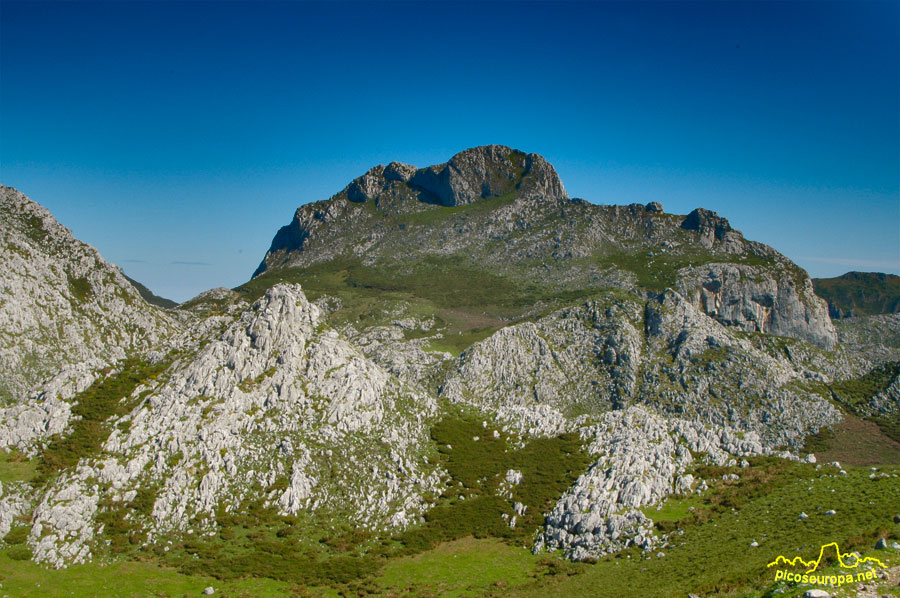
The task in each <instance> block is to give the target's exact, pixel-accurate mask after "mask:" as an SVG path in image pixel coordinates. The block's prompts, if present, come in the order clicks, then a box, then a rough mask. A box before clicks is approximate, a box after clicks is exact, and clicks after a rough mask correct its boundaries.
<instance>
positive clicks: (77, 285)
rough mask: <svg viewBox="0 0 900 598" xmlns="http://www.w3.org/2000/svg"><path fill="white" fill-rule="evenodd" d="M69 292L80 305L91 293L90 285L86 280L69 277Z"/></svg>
mask: <svg viewBox="0 0 900 598" xmlns="http://www.w3.org/2000/svg"><path fill="white" fill-rule="evenodd" d="M69 290H70V291H72V295H74V296H75V298H76V299H78V301H79V302H81V303H84V302H85V301H87V300H88V299H89V298H90V296H91V294H92V293H93V291H92V290H91V283H90V281H88V279H87V278H76V277H74V276H69Z"/></svg>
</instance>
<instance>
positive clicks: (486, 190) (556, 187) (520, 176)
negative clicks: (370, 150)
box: [344, 145, 568, 207]
mask: <svg viewBox="0 0 900 598" xmlns="http://www.w3.org/2000/svg"><path fill="white" fill-rule="evenodd" d="M395 182H396V183H402V184H405V185H407V186H409V187H410V188H411V189H413V190H415V191H417V192H419V198H420V199H421V200H422V201H424V202H426V203H433V204H438V205H443V206H447V207H456V206H463V205H467V204H471V203H474V202H476V201H480V200H483V199H490V198H492V197H500V196H503V195H507V194H510V193H516V194H517V195H519V196H523V197H535V198H537V197H541V198H547V199H568V195H567V194H566V190H565V187H563V184H562V181H560V179H559V176H558V175H557V174H556V170H555V169H554V168H553V166H551V165H550V163H549V162H547V160H545V159H544V158H543V157H542V156H540V155H538V154H526V153H525V152H523V151H520V150H517V149H512V148H510V147H506V146H505V145H482V146H479V147H473V148H469V149H467V150H463V151H461V152H459V153H458V154H456V155H454V156H453V157H452V158H450V160H449V161H447V162H444V163H443V164H435V165H434V166H427V167H425V168H418V169H417V168H416V167H415V166H411V165H409V164H403V163H400V162H391V163H390V164H388V165H387V166H381V165H379V166H375V167H374V168H371V169H370V170H369V171H368V172H366V173H365V174H364V175H362V176H360V177H358V178H356V179H354V180H353V182H351V183H350V184H349V185H348V186H347V187H346V189H345V190H344V191H346V193H347V199H349V200H350V201H352V202H357V203H364V202H366V201H371V200H374V199H376V198H377V197H378V196H379V195H380V194H381V192H382V191H383V190H385V189H386V188H387V187H388V186H390V184H391V183H395Z"/></svg>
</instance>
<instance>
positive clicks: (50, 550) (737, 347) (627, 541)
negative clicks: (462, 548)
mask: <svg viewBox="0 0 900 598" xmlns="http://www.w3.org/2000/svg"><path fill="white" fill-rule="evenodd" d="M3 198H4V199H3V201H4V202H5V203H4V210H3V218H4V229H3V235H4V236H3V239H4V244H3V247H4V252H5V253H4V254H3V259H4V263H7V262H8V263H10V264H12V265H13V267H12V268H6V269H4V273H3V274H2V276H4V278H3V280H4V284H5V285H6V286H5V287H4V288H8V289H10V290H9V293H8V294H7V295H4V303H3V304H0V314H7V315H4V316H3V317H5V318H6V320H5V321H6V322H9V325H8V326H7V327H6V329H5V331H4V332H3V333H2V334H5V335H6V336H3V337H0V339H2V341H3V345H2V346H0V349H2V350H3V351H5V353H4V355H9V356H10V358H11V359H16V360H18V361H16V362H15V363H24V362H25V361H27V359H28V355H30V354H31V353H35V352H37V353H39V354H40V355H44V356H46V360H45V361H42V362H40V363H41V364H42V367H43V369H41V370H40V371H39V373H34V374H29V376H30V377H29V376H19V377H18V378H17V377H16V376H17V375H19V374H16V373H13V372H11V373H9V374H8V377H7V378H6V379H8V380H10V381H12V382H10V383H9V384H10V385H12V384H17V385H18V386H16V387H15V388H18V389H20V390H17V391H16V393H17V394H15V397H16V402H15V404H12V405H9V406H7V407H5V408H4V409H3V410H2V411H0V447H2V448H4V449H6V451H8V453H9V455H15V456H17V458H19V459H21V460H24V461H26V462H27V463H28V468H27V471H29V472H31V473H29V474H28V475H27V476H20V477H18V478H15V477H12V478H10V477H7V478H5V481H4V482H3V484H2V486H0V537H5V538H6V540H5V542H7V543H8V544H9V545H13V543H14V542H15V543H16V544H15V545H16V546H21V547H22V550H21V551H20V552H21V554H22V555H23V558H31V559H33V560H35V561H37V562H39V563H42V564H45V565H49V566H51V567H66V566H68V565H70V564H72V563H84V562H90V561H93V562H97V561H106V560H108V559H116V558H126V557H130V556H136V555H140V557H141V558H143V559H148V558H152V559H155V560H156V562H159V563H162V564H164V565H166V566H169V567H177V568H179V570H180V571H181V572H182V573H185V574H197V573H202V574H203V575H214V576H216V577H218V578H220V579H227V578H229V576H241V575H247V576H255V575H259V576H264V577H270V578H272V579H277V580H282V581H289V582H292V583H297V584H303V585H316V584H326V585H327V584H328V583H349V582H348V581H347V580H354V579H362V578H365V577H366V575H369V574H370V573H371V572H372V571H373V570H374V569H375V568H377V567H379V566H381V565H382V564H383V563H384V562H386V561H388V560H390V559H393V558H395V557H398V556H408V555H411V554H416V553H418V552H422V551H424V550H427V549H429V548H432V547H434V546H435V545H437V544H439V543H441V542H445V541H448V540H456V539H459V538H463V537H467V536H470V535H475V536H476V537H479V538H480V537H485V536H491V537H496V538H503V539H505V540H506V541H509V542H511V543H512V544H514V545H516V546H519V547H521V546H526V547H527V548H529V549H530V550H533V551H534V552H536V553H542V552H545V551H547V550H550V551H555V550H560V551H561V553H562V554H564V555H565V557H566V558H569V559H571V560H576V561H585V560H587V561H590V560H593V559H597V558H601V557H603V556H605V555H608V554H611V553H619V552H621V551H632V552H629V555H631V554H634V555H635V556H640V555H642V554H647V555H649V554H650V551H655V550H657V549H660V548H662V547H666V546H669V545H672V544H673V543H675V537H674V535H673V533H672V530H671V529H669V527H666V526H665V525H660V521H656V520H655V519H654V517H656V515H654V511H653V510H652V509H661V508H663V505H665V504H667V501H670V500H672V499H673V498H674V499H677V501H690V500H695V501H700V502H702V501H703V500H705V497H707V496H711V495H712V496H715V497H719V498H717V499H716V500H719V503H721V504H726V505H731V504H734V503H731V502H728V501H727V500H725V499H724V498H721V497H722V496H723V495H720V494H715V493H717V492H720V491H723V492H724V491H726V490H728V488H730V487H731V486H732V485H739V484H741V483H742V482H739V480H741V478H742V477H743V476H745V473H744V472H745V470H746V472H747V473H746V477H747V479H748V480H751V481H752V480H757V481H758V480H761V479H769V477H771V471H769V470H766V472H765V473H763V472H761V470H760V469H759V468H760V467H762V468H765V467H770V466H771V463H784V464H788V463H790V464H794V465H797V466H798V467H799V466H800V464H801V462H802V463H805V464H809V467H812V465H811V464H813V463H815V461H816V458H815V457H814V456H813V455H807V450H808V449H807V448H806V446H807V444H808V443H809V440H810V438H818V437H820V436H823V437H824V435H825V434H826V433H827V432H829V431H830V430H832V429H839V428H840V427H841V426H843V425H844V422H845V420H846V418H847V417H849V416H850V415H852V416H853V417H859V418H866V419H868V420H870V421H872V422H875V423H876V424H877V425H878V428H877V429H880V430H884V433H885V434H893V433H894V432H893V430H894V426H897V429H900V404H898V400H900V395H898V392H897V390H898V388H900V386H898V385H900V377H898V376H900V369H898V366H897V364H896V363H894V361H895V360H900V344H897V343H895V340H896V339H894V336H896V337H897V338H900V324H898V322H897V321H895V320H896V319H897V318H896V316H877V317H879V318H887V320H885V321H881V320H879V321H877V322H875V321H874V320H873V321H866V322H861V321H860V320H859V319H857V318H852V319H850V320H847V321H840V322H838V325H837V329H836V328H835V326H834V325H833V324H832V322H831V319H830V318H829V317H828V314H827V310H826V304H825V302H824V301H823V300H822V299H820V298H818V297H817V296H816V295H815V293H814V292H813V286H812V282H811V281H810V279H809V277H808V276H807V275H806V273H805V272H804V271H803V270H802V269H800V268H798V267H797V266H796V265H794V264H793V263H791V262H790V260H788V259H787V258H785V257H784V256H782V255H781V254H779V253H778V252H777V251H775V250H774V249H772V248H770V247H767V246H765V245H762V244H759V243H755V242H753V241H748V240H746V239H744V238H743V235H742V234H741V233H740V232H739V231H736V230H734V229H733V228H732V227H731V225H730V224H729V223H728V221H727V220H725V219H724V218H722V217H720V216H718V215H717V214H715V213H714V212H710V211H707V210H704V209H702V208H698V209H697V210H694V211H693V212H692V213H690V214H688V215H672V214H667V213H665V212H664V211H663V208H662V206H661V205H659V204H657V203H652V204H649V205H647V206H640V205H631V206H603V205H595V204H591V203H588V202H586V201H583V200H579V199H573V198H570V197H568V195H567V194H566V191H565V189H564V187H563V185H562V183H561V182H560V180H559V178H558V177H557V175H556V173H555V171H554V169H553V167H552V166H550V165H549V164H548V163H547V162H546V161H545V160H544V159H543V158H541V157H540V156H538V155H536V154H525V153H523V152H519V151H517V150H513V149H510V148H506V147H503V146H487V147H481V148H474V149H471V150H466V151H464V152H462V153H460V154H457V155H456V156H454V157H453V158H451V159H450V161H448V162H447V163H446V164H441V165H437V166H431V167H427V168H415V167H412V166H409V165H404V164H399V163H391V164H389V165H388V166H378V167H375V168H373V169H371V170H370V171H368V172H367V173H366V174H364V175H363V176H361V177H359V178H358V179H356V180H354V181H352V182H351V183H350V185H348V186H347V187H346V188H345V189H344V190H343V191H341V192H340V193H338V194H337V195H335V196H334V197H332V198H331V199H329V200H327V201H322V202H317V203H314V204H309V205H305V206H301V207H300V208H299V209H298V210H297V211H296V213H295V216H294V219H293V220H292V222H291V223H290V224H289V225H288V226H286V227H283V228H282V229H281V230H280V231H278V233H277V234H276V236H275V238H274V239H273V242H272V245H271V247H270V249H269V251H268V252H267V254H266V256H265V259H264V260H263V262H262V263H261V264H260V266H259V268H258V269H257V271H256V273H255V274H254V276H253V278H252V279H251V280H249V281H248V282H247V283H246V284H244V285H241V286H240V287H238V288H236V289H233V290H229V289H224V288H218V289H212V290H210V291H207V292H205V293H202V294H201V295H199V296H198V297H196V298H194V299H192V300H190V301H188V302H185V303H183V304H181V305H179V306H178V307H176V308H171V309H168V310H161V309H158V308H156V307H153V306H150V305H149V304H147V303H146V302H144V301H143V300H141V299H140V295H139V294H138V292H137V290H135V288H134V287H133V286H132V285H131V284H130V283H129V282H128V281H127V280H126V279H125V278H124V277H123V276H122V274H121V273H120V272H119V271H118V269H116V268H115V267H113V266H111V265H109V264H107V263H106V262H104V261H103V260H102V258H101V257H100V256H99V255H98V254H97V253H96V251H95V250H93V249H92V248H90V247H89V246H86V245H84V244H82V243H79V242H78V241H76V240H74V239H73V238H72V236H71V234H70V233H69V231H68V230H66V229H65V228H64V227H62V226H61V225H59V224H57V223H56V222H55V220H53V219H52V216H50V215H49V213H47V212H46V210H43V208H40V206H37V204H34V203H33V202H30V201H29V200H27V199H26V198H25V197H24V196H22V195H21V194H19V193H18V192H15V191H13V190H11V189H6V188H5V191H4V195H3ZM7 223H8V224H7ZM21 297H28V298H29V299H28V301H25V302H23V301H20V300H17V298H21ZM891 318H893V319H891ZM882 329H885V330H887V329H890V331H891V332H890V334H888V333H886V332H885V333H882V332H880V331H881V330H882ZM836 330H837V331H839V332H840V337H839V336H838V332H837V331H836ZM70 331H71V332H70ZM124 332H127V333H128V334H124ZM894 333H896V334H894ZM18 339H27V341H28V343H27V344H23V343H22V342H21V341H20V340H18ZM91 339H101V340H102V341H103V342H90V341H91ZM41 351H43V353H40V352H41ZM51 356H52V358H51ZM876 366H877V367H876ZM20 369H21V368H20ZM35 372H38V370H35ZM9 388H13V386H9ZM27 389H31V392H30V393H29V392H26V390H27ZM879 438H880V437H879ZM875 441H876V442H877V439H876V440H875ZM817 450H818V449H817ZM794 465H790V467H793V466H794ZM785 467H788V465H785ZM837 469H839V468H837ZM837 469H836V470H835V471H837ZM0 470H2V464H0ZM823 475H824V474H823ZM836 475H837V474H836ZM874 475H875V474H874V473H873V476H874ZM766 476H769V477H766ZM832 477H834V476H832ZM873 479H874V478H873ZM879 479H880V478H879ZM754 483H755V482H754ZM891 483H894V482H892V481H888V482H886V484H891ZM723 488H724V490H723ZM732 499H733V497H732ZM732 499H728V500H732ZM710 500H711V501H712V499H710ZM700 502H697V504H700ZM719 503H716V504H719ZM682 531H683V530H682ZM10 538H12V539H13V540H11V539H10ZM628 558H631V557H630V556H628ZM335 580H338V581H335ZM348 591H349V590H348Z"/></svg>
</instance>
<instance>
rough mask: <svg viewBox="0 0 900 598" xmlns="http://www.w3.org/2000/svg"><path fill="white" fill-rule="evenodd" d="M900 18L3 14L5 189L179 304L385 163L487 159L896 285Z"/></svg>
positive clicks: (235, 8) (819, 8) (170, 11)
mask: <svg viewBox="0 0 900 598" xmlns="http://www.w3.org/2000/svg"><path fill="white" fill-rule="evenodd" d="M898 6H900V5H898V2H896V1H891V2H884V3H866V2H846V3H834V2H830V3H828V2H822V3H819V2H800V3H775V2H751V3H734V2H714V3H678V2H667V3H661V4H656V3H599V2H595V3H581V4H575V3H571V4H570V3H562V2H554V3H550V4H539V3H516V2H496V3H479V4H457V3H442V2H428V3H411V2H392V3H381V4H375V3H365V4H357V3H346V2H342V3H299V2H279V3H259V2H254V3H247V4H245V3H213V2H209V3H193V4H185V3H162V2H140V3H135V2H127V3H105V4H84V3H77V2H65V3H61V4H54V3H44V2H26V3H18V2H9V1H7V0H3V1H2V3H0V51H2V53H0V181H2V182H3V184H6V185H10V186H13V187H16V188H18V189H19V190H21V191H23V192H24V193H26V194H27V195H29V196H30V197H31V198H32V199H34V200H35V201H37V202H39V203H41V204H43V205H45V206H47V207H48V208H49V209H50V210H51V211H52V212H53V213H54V214H55V215H56V217H57V218H58V219H59V220H60V221H61V222H62V223H63V224H65V225H67V226H69V227H70V228H71V229H72V230H73V232H74V233H75V234H76V236H78V237H79V238H80V239H82V240H84V241H86V242H88V243H91V244H92V245H94V246H96V247H97V248H98V249H99V250H100V251H101V252H102V253H103V255H104V256H105V257H106V258H107V259H108V260H110V261H113V262H115V263H118V264H120V265H121V266H123V267H124V268H125V270H126V272H128V273H129V274H130V275H132V276H133V277H135V278H137V279H138V280H141V281H142V282H144V283H146V284H147V285H148V286H150V287H151V288H152V289H153V290H154V291H155V292H157V293H159V294H161V295H164V296H169V297H171V298H174V299H177V300H184V299H186V298H189V297H191V296H193V295H195V294H196V293H198V292H200V291H202V290H205V289H207V288H210V287H213V286H235V285H237V284H239V283H241V282H243V281H245V280H247V279H248V278H249V276H250V274H251V273H252V272H253V270H254V268H255V267H256V265H257V264H258V263H259V261H260V259H261V258H262V257H263V255H264V253H265V251H266V249H267V248H268V246H269V242H270V241H271V238H272V236H273V235H274V234H275V231H276V230H277V229H278V227H279V226H282V225H284V224H286V223H287V222H288V221H289V220H290V218H291V216H292V214H293V211H294V209H295V208H296V207H297V206H299V205H300V204H303V203H306V202H309V201H314V200H318V199H325V198H327V197H329V196H331V195H332V194H333V193H335V192H337V191H339V190H340V189H342V188H343V187H344V186H345V185H346V184H347V183H348V182H349V181H350V180H351V179H352V178H354V177H356V176H358V175H360V174H362V173H363V172H365V171H366V170H367V169H368V168H369V167H371V166H373V165H375V164H378V163H387V162H389V161H391V160H399V161H403V162H408V163H412V164H416V165H419V166H425V165H428V164H434V163H439V162H443V161H446V160H447V159H448V158H449V157H450V156H451V155H452V154H454V153H456V152H457V151H460V150H462V149H465V148H467V147H472V146H475V145H482V144H487V143H501V144H505V145H510V146H513V147H517V148H520V149H522V150H525V151H531V152H537V153H540V154H542V155H544V156H545V157H546V158H547V159H548V160H550V162H551V163H553V164H554V165H555V166H556V168H557V170H558V171H559V173H560V175H561V177H562V179H563V182H564V183H565V185H566V187H567V189H568V191H569V193H570V194H571V195H573V196H578V197H583V198H586V199H588V200H590V201H593V202H596V203H631V202H641V203H645V202H648V201H661V202H662V203H663V204H664V206H665V208H666V211H669V212H675V213H687V212H688V211H690V210H692V209H693V208H695V207H697V206H704V207H707V208H710V209H712V210H715V211H717V212H719V213H720V214H722V215H724V216H726V217H728V218H729V219H730V220H731V222H732V225H733V226H735V227H736V228H739V229H741V230H743V231H744V233H745V235H746V236H747V237H749V238H751V239H755V240H759V241H763V242H765V243H769V244H771V245H773V246H775V247H776V248H777V249H779V250H780V251H782V252H783V253H785V254H787V255H788V256H789V257H791V258H793V259H794V260H796V261H797V262H798V263H799V264H800V265H802V266H803V267H805V268H806V269H807V270H808V271H809V272H810V273H811V274H812V275H813V276H832V275H836V274H840V273H843V272H845V271H847V270H864V271H887V272H894V273H900V117H898V114H900V91H898V88H900V74H898V73H900V40H898V28H900V9H898Z"/></svg>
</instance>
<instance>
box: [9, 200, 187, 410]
mask: <svg viewBox="0 0 900 598" xmlns="http://www.w3.org/2000/svg"><path fill="white" fill-rule="evenodd" d="M0 263H2V264H3V268H2V269H0V401H4V402H21V401H23V400H25V398H26V396H27V395H28V393H29V391H30V390H32V388H33V387H34V386H35V385H36V384H38V383H39V382H41V381H42V380H44V379H46V378H49V377H51V376H53V375H55V374H56V373H57V372H58V371H59V369H60V368H62V367H64V366H66V365H74V364H78V363H83V364H91V363H97V362H98V361H99V362H105V363H109V362H113V361H116V360H118V359H122V358H124V357H125V355H126V354H127V353H130V352H137V351H146V350H150V349H151V348H153V347H155V346H156V345H158V344H160V343H161V342H162V341H164V340H165V339H166V338H167V337H169V336H170V335H172V334H174V333H175V332H177V331H178V330H179V329H180V325H179V323H178V322H177V321H176V320H175V319H174V318H172V317H170V316H168V315H166V314H165V313H164V312H163V311H162V310H160V309H158V308H156V307H153V306H151V305H149V304H148V303H147V302H145V301H144V299H143V298H141V296H140V294H139V293H138V291H137V290H136V289H135V288H134V286H132V285H131V283H129V282H128V280H126V279H125V277H124V276H123V275H122V273H121V272H120V271H119V269H118V268H116V267H115V266H113V265H111V264H109V263H107V262H106V261H105V260H104V259H103V258H102V257H101V256H100V254H99V253H98V252H97V250H96V249H94V248H93V247H91V246H90V245H86V244H84V243H82V242H80V241H78V240H77V239H75V238H74V237H73V236H72V233H71V232H70V231H69V229H67V228H66V227H64V226H62V225H61V224H59V223H58V222H57V221H56V220H55V219H54V218H53V216H52V215H51V214H50V212H48V211H47V210H46V209H45V208H43V207H42V206H40V205H38V204H36V203H35V202H33V201H31V200H30V199H28V198H27V197H25V195H23V194H22V193H19V192H18V191H16V190H15V189H12V188H10V187H4V186H0Z"/></svg>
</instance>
